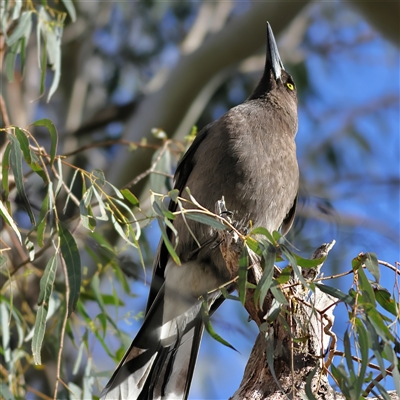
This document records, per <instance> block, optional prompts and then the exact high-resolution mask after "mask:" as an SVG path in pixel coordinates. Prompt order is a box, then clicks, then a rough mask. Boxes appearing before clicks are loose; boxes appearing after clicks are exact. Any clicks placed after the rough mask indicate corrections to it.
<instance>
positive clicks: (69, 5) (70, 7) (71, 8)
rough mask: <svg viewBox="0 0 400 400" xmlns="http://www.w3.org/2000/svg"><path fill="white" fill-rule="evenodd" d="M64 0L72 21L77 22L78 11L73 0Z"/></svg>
mask: <svg viewBox="0 0 400 400" xmlns="http://www.w3.org/2000/svg"><path fill="white" fill-rule="evenodd" d="M62 2H63V3H64V6H65V8H66V9H67V11H68V14H69V16H70V18H71V21H72V22H75V21H76V11H75V7H74V3H73V2H72V1H71V0H62Z"/></svg>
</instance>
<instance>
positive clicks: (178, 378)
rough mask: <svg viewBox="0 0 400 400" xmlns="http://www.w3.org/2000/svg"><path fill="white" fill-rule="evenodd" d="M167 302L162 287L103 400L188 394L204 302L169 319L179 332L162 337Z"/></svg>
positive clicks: (102, 395) (168, 396)
mask: <svg viewBox="0 0 400 400" xmlns="http://www.w3.org/2000/svg"><path fill="white" fill-rule="evenodd" d="M163 303H164V291H163V290H161V291H160V292H159V293H158V296H157V298H156V299H155V301H154V304H153V305H152V307H151V309H150V310H149V312H148V314H147V315H146V318H145V321H144V323H143V326H142V328H141V329H140V331H139V333H138V334H137V336H136V338H135V339H134V340H133V342H132V344H131V346H130V348H129V349H128V351H127V352H126V353H125V356H124V357H123V359H122V360H121V362H120V364H119V365H118V367H117V369H116V370H115V372H114V374H113V375H112V377H111V379H110V381H109V382H108V384H107V386H106V387H105V388H104V390H103V392H102V394H101V400H114V399H115V400H117V399H124V400H125V399H137V400H153V399H171V400H172V399H186V398H187V397H188V393H189V388H190V383H191V380H192V377H193V372H194V367H195V364H196V359H197V354H198V351H199V347H200V341H201V337H202V334H203V328H204V325H203V320H202V316H201V302H197V303H196V304H194V305H193V306H192V307H190V308H189V309H188V310H187V311H186V312H185V313H184V314H183V315H180V316H178V317H176V318H174V320H173V321H169V322H168V323H169V324H171V325H173V326H174V327H175V329H174V332H175V333H176V334H174V335H172V336H170V337H168V338H165V337H162V335H163V326H162V325H163V324H162V310H163V306H164V305H163ZM164 325H165V324H164ZM169 331H171V329H169Z"/></svg>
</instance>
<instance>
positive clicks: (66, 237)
mask: <svg viewBox="0 0 400 400" xmlns="http://www.w3.org/2000/svg"><path fill="white" fill-rule="evenodd" d="M58 235H59V237H60V247H61V254H62V257H63V259H64V261H65V264H66V266H67V276H66V277H65V278H66V279H68V283H69V290H70V293H69V299H68V315H71V313H72V311H74V310H75V307H76V303H77V301H78V298H79V292H80V289H81V280H82V278H81V258H80V255H79V250H78V246H77V245H76V242H75V239H74V237H73V236H72V235H71V233H70V231H69V230H68V229H67V228H66V227H65V226H64V225H63V224H62V223H59V224H58Z"/></svg>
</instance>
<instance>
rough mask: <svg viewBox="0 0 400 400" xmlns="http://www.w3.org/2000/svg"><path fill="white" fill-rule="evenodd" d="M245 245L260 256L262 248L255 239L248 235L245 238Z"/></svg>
mask: <svg viewBox="0 0 400 400" xmlns="http://www.w3.org/2000/svg"><path fill="white" fill-rule="evenodd" d="M246 245H247V246H248V247H249V249H250V250H251V251H253V252H254V253H256V254H257V255H258V256H260V257H261V255H262V249H261V246H260V244H259V243H258V242H257V240H255V239H254V238H252V237H250V236H248V237H247V238H246Z"/></svg>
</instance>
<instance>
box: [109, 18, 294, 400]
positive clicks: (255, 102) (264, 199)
mask: <svg viewBox="0 0 400 400" xmlns="http://www.w3.org/2000/svg"><path fill="white" fill-rule="evenodd" d="M296 132H297V97H296V89H295V85H294V82H293V80H292V78H291V76H290V75H289V74H288V73H287V72H286V71H285V70H284V68H283V64H282V61H281V60H280V57H279V53H278V49H277V47H276V43H275V39H274V37H273V34H272V30H271V28H270V26H269V24H268V34H267V57H266V66H265V71H264V75H263V77H262V78H261V81H260V83H259V84H258V86H257V88H256V89H255V90H254V92H253V94H252V95H251V96H250V97H249V98H248V99H247V100H246V101H245V102H244V103H243V104H241V105H238V106H237V107H234V108H232V109H231V110H229V111H228V112H227V113H226V114H225V115H223V116H222V117H221V118H220V119H218V120H217V121H214V122H213V123H211V124H209V125H207V126H206V127H205V128H204V129H203V130H202V131H201V132H200V133H199V134H198V136H197V137H196V139H195V140H194V142H193V144H192V146H191V147H190V148H189V150H188V151H187V153H186V154H185V156H184V157H183V158H182V160H181V162H180V164H179V166H178V168H177V171H176V174H175V187H176V188H177V189H178V190H179V191H180V195H181V196H182V197H188V194H187V192H186V190H185V188H186V187H189V188H190V191H191V193H192V195H193V196H194V197H195V199H196V200H197V201H198V202H199V203H200V204H201V205H203V206H204V207H206V208H208V209H209V210H211V211H214V209H215V204H216V202H217V200H219V199H221V198H222V196H224V197H225V202H226V207H227V209H228V210H230V211H233V212H234V215H233V219H234V220H235V221H236V222H237V223H238V224H239V226H244V227H248V226H249V224H250V221H251V223H252V225H253V226H254V227H257V226H263V227H265V228H267V229H268V230H269V231H271V232H272V231H274V230H278V229H279V228H281V231H282V232H283V233H286V232H287V231H288V230H289V229H290V226H291V225H292V222H293V218H294V214H295V208H296V198H297V191H298V181H299V172H298V166H297V160H296V145H295V142H294V139H295V135H296ZM175 207H176V205H175V203H173V202H171V204H170V210H172V211H174V210H175ZM188 223H189V225H190V228H191V230H192V232H193V233H194V235H195V236H196V238H197V240H198V241H199V242H200V243H201V244H203V243H206V242H209V241H210V239H211V238H212V237H213V235H214V232H213V231H212V229H211V228H210V227H209V226H207V225H204V224H200V223H198V222H195V221H188ZM174 227H175V228H176V230H177V231H178V234H179V242H178V245H177V249H176V251H177V254H178V256H179V257H180V260H181V262H182V265H181V266H177V265H176V264H175V263H174V262H173V260H172V259H171V257H169V254H168V251H167V249H166V247H165V245H164V244H163V243H162V242H161V243H160V246H159V249H158V253H157V256H156V260H155V263H154V270H153V281H152V286H151V289H150V294H149V300H148V304H147V310H146V317H145V320H144V323H143V326H142V328H141V329H140V331H139V333H138V334H137V336H136V338H135V339H134V341H133V343H132V345H131V347H130V348H129V349H128V351H127V353H126V354H125V356H124V358H123V359H122V361H121V363H120V364H119V366H118V367H117V369H116V371H115V372H114V374H113V376H112V378H111V379H110V381H109V383H108V384H107V386H106V388H105V389H104V391H103V393H102V396H103V397H102V398H104V399H118V398H121V399H161V398H163V399H186V398H187V396H188V393H189V389H190V383H191V379H192V376H193V371H194V366H195V362H196V358H197V353H198V349H199V345H200V341H201V337H202V333H203V323H202V318H201V302H199V301H198V297H199V296H200V295H202V294H204V293H205V292H207V291H210V290H212V289H214V288H216V287H218V286H219V285H221V284H223V283H224V282H226V281H227V280H228V279H229V274H228V271H227V269H226V266H225V263H224V260H223V257H222V255H221V252H220V249H219V247H218V246H210V245H206V246H203V247H202V248H201V249H198V245H197V243H196V241H195V240H194V239H193V237H192V235H191V234H190V233H189V232H188V230H187V226H186V224H185V222H184V221H183V219H182V218H179V217H178V218H177V219H176V220H174ZM171 239H172V235H171ZM222 300H223V298H222V297H220V293H219V292H215V293H214V294H213V295H212V296H211V297H209V299H208V301H209V309H210V313H212V312H214V311H215V309H216V308H217V307H218V306H219V305H220V304H221V302H222Z"/></svg>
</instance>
